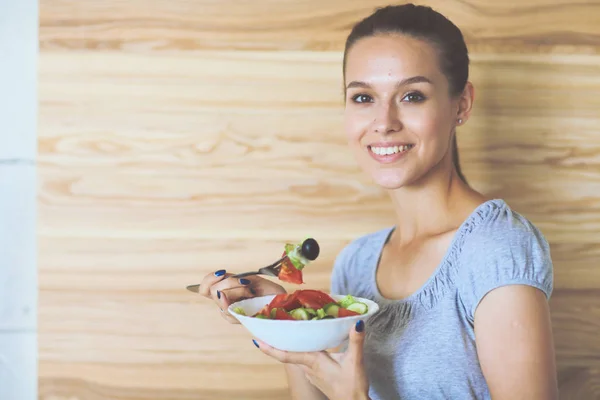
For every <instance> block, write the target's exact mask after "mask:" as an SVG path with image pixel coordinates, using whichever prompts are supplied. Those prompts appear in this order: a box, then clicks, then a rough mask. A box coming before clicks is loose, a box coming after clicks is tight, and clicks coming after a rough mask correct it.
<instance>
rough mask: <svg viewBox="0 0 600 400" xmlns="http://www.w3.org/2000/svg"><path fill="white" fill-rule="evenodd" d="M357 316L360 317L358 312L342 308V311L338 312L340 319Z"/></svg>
mask: <svg viewBox="0 0 600 400" xmlns="http://www.w3.org/2000/svg"><path fill="white" fill-rule="evenodd" d="M355 315H360V314H359V313H357V312H354V311H351V310H348V309H345V308H342V307H340V309H339V310H338V318H342V317H353V316H355Z"/></svg>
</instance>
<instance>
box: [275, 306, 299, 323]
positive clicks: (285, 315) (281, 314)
mask: <svg viewBox="0 0 600 400" xmlns="http://www.w3.org/2000/svg"><path fill="white" fill-rule="evenodd" d="M274 319H290V320H292V321H294V318H293V317H292V316H291V315H290V314H288V313H286V312H285V310H283V309H281V308H278V309H277V310H275V318H274Z"/></svg>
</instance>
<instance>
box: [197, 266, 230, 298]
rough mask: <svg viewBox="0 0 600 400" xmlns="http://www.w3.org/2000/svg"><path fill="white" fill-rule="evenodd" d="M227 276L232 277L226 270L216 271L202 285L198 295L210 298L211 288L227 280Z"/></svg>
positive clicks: (208, 275)
mask: <svg viewBox="0 0 600 400" xmlns="http://www.w3.org/2000/svg"><path fill="white" fill-rule="evenodd" d="M227 276H231V274H227V271H225V270H224V269H220V270H218V271H215V272H213V273H212V274H207V275H206V276H205V277H204V279H202V282H201V283H200V288H199V290H198V293H200V294H201V295H202V296H204V297H209V296H210V288H211V286H213V285H214V284H215V283H217V282H220V281H222V280H223V279H225V278H227Z"/></svg>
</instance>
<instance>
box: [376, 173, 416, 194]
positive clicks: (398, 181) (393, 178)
mask: <svg viewBox="0 0 600 400" xmlns="http://www.w3.org/2000/svg"><path fill="white" fill-rule="evenodd" d="M371 179H373V181H374V182H375V183H376V184H377V185H378V186H381V187H382V188H384V189H388V190H394V189H400V188H401V187H403V186H406V185H407V184H408V179H407V177H406V175H405V174H403V173H399V172H398V171H373V172H372V173H371Z"/></svg>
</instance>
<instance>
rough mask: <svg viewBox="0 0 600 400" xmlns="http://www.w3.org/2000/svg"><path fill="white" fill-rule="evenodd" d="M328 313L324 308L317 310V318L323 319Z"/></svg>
mask: <svg viewBox="0 0 600 400" xmlns="http://www.w3.org/2000/svg"><path fill="white" fill-rule="evenodd" d="M326 315H327V314H325V311H324V310H323V309H322V308H319V309H318V310H317V319H323V318H325V316H326Z"/></svg>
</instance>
